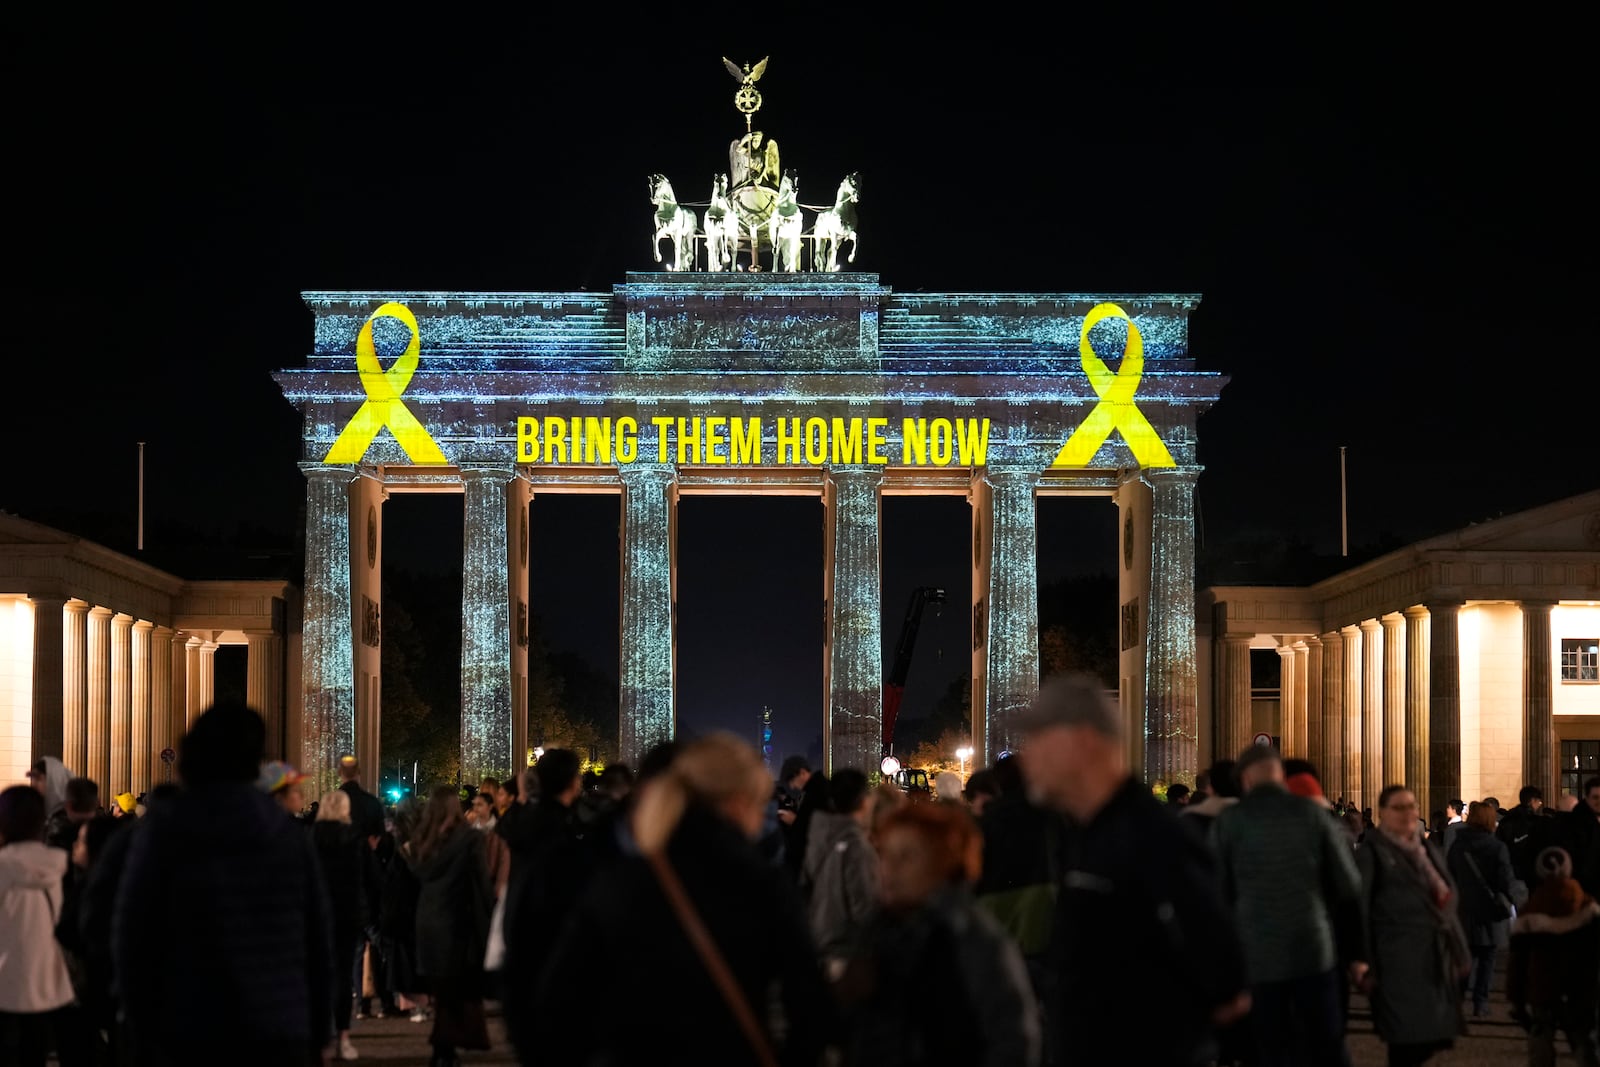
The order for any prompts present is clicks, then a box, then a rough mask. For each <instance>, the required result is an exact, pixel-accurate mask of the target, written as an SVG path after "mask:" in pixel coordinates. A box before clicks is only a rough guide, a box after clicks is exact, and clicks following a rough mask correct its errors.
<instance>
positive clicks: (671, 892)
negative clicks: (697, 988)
mask: <svg viewBox="0 0 1600 1067" xmlns="http://www.w3.org/2000/svg"><path fill="white" fill-rule="evenodd" d="M646 858H647V859H648V860H649V862H650V869H651V870H652V871H653V872H655V876H656V881H658V882H660V883H661V891H662V892H663V893H665V894H666V897H667V903H668V904H671V905H672V910H673V913H674V914H676V915H677V917H678V923H679V925H680V926H682V927H683V932H684V934H685V935H686V936H687V937H688V938H689V944H690V945H692V946H693V947H694V950H695V953H696V954H697V955H698V956H699V957H700V962H701V963H703V964H705V967H706V971H707V972H708V973H709V974H710V975H711V980H712V981H713V982H714V983H716V986H717V991H718V992H719V993H721V994H722V999H723V1000H724V1001H725V1002H726V1003H727V1005H728V1010H729V1011H731V1012H733V1017H734V1019H735V1020H736V1021H737V1022H738V1023H739V1029H740V1030H743V1031H744V1036H745V1038H746V1040H748V1041H749V1042H750V1047H751V1049H752V1050H753V1051H754V1052H755V1054H756V1061H757V1062H758V1063H760V1064H761V1067H777V1064H778V1061H777V1058H776V1057H775V1056H773V1054H772V1046H771V1045H769V1044H768V1043H767V1035H766V1034H765V1033H764V1032H763V1031H762V1029H761V1025H760V1024H759V1023H758V1022H756V1016H755V1013H754V1012H753V1011H751V1010H750V1004H749V1002H748V1001H746V1000H745V997H744V992H743V990H741V989H740V988H739V983H738V982H736V981H735V980H734V977H733V972H732V971H730V970H728V964H727V962H726V961H725V960H724V959H723V958H722V953H721V952H719V951H718V950H717V943H716V942H715V941H713V940H712V939H711V933H710V931H708V930H707V929H706V927H705V923H703V922H701V921H700V914H699V912H697V911H695V909H694V904H693V903H692V902H691V901H690V900H689V894H688V893H686V892H685V891H684V888H683V883H682V882H680V881H679V880H678V872H677V871H675V870H673V869H672V864H670V863H668V862H667V857H666V855H665V853H659V852H658V853H654V854H652V855H649V856H648V857H646Z"/></svg>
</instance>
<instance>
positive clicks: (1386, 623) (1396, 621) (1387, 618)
mask: <svg viewBox="0 0 1600 1067" xmlns="http://www.w3.org/2000/svg"><path fill="white" fill-rule="evenodd" d="M1378 622H1379V624H1380V625H1382V627H1383V630H1384V632H1385V633H1390V632H1393V631H1397V630H1400V629H1403V628H1404V627H1405V624H1406V617H1405V616H1404V615H1401V614H1399V613H1398V612H1390V613H1389V614H1388V615H1382V616H1379V618H1378Z"/></svg>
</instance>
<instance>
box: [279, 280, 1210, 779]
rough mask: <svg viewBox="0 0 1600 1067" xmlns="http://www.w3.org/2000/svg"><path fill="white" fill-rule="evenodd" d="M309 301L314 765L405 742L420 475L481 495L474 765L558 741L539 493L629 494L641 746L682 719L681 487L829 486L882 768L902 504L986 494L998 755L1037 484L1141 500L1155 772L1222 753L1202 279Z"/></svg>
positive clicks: (638, 749) (469, 669) (976, 641)
mask: <svg viewBox="0 0 1600 1067" xmlns="http://www.w3.org/2000/svg"><path fill="white" fill-rule="evenodd" d="M305 299H306V302H307V304H308V305H309V307H310V308H311V310H312V312H313V314H314V316H315V322H316V325H315V339H314V345H313V349H312V352H311V354H310V357H309V359H308V362H307V365H306V366H305V367H304V368H302V369H294V370H286V371H282V372H280V373H279V374H278V375H277V376H276V379H277V381H278V383H279V384H280V386H281V387H282V389H283V392H284V395H285V396H286V398H287V399H288V400H289V401H290V402H291V403H292V404H294V406H295V407H296V408H297V409H298V410H299V411H300V413H301V414H302V416H303V419H304V423H303V426H304V431H303V435H302V452H301V457H300V460H301V468H302V470H303V471H304V473H305V476H306V479H307V490H306V582H305V622H304V653H303V657H302V659H301V666H300V671H301V681H302V687H303V692H304V709H305V733H304V737H303V750H302V753H301V759H302V761H303V762H304V763H305V764H306V765H307V766H308V767H311V768H322V769H327V768H331V767H332V761H333V759H334V758H335V757H336V756H337V754H339V753H341V752H344V751H349V750H351V749H353V750H354V751H355V752H356V754H357V756H358V757H359V758H360V759H361V760H363V761H364V762H367V761H375V760H376V757H377V747H378V732H379V731H378V721H379V718H380V712H379V708H380V704H381V699H380V693H379V683H378V676H379V661H378V647H379V641H380V638H379V628H378V626H377V623H376V619H377V617H378V615H379V609H380V605H379V600H380V593H379V590H380V585H381V574H382V543H383V536H382V530H383V517H382V515H383V501H384V499H385V498H386V497H387V496H388V494H390V493H397V492H444V493H460V494H462V495H463V496H464V507H463V522H464V528H465V536H464V544H465V550H464V558H463V562H462V566H463V574H464V581H463V603H462V609H461V613H462V645H461V663H462V690H463V696H462V751H463V763H462V773H463V775H464V776H465V778H466V780H476V778H477V777H478V776H481V775H483V774H490V773H495V774H503V773H505V772H507V771H508V770H510V769H511V765H512V763H513V754H514V753H520V752H523V751H525V750H526V747H527V738H526V730H527V722H526V720H527V715H526V707H527V676H528V669H527V644H526V633H527V626H526V620H527V618H528V616H529V613H530V610H535V609H536V608H537V606H533V608H530V605H529V604H528V595H529V594H528V581H527V574H528V558H529V552H530V544H532V545H537V544H538V532H537V531H536V530H535V531H531V532H530V530H529V529H528V520H529V507H528V505H529V500H530V497H531V495H532V494H535V493H615V494H619V495H620V496H621V499H622V522H621V542H622V543H621V549H620V550H621V572H622V573H621V579H622V596H621V605H620V620H619V621H620V627H621V663H620V664H619V668H620V669H619V676H620V678H621V698H620V705H621V706H620V708H619V733H620V737H621V745H620V750H621V754H622V758H623V759H625V760H628V761H630V762H636V761H637V760H638V758H639V756H640V755H641V754H642V753H643V751H644V750H645V749H646V748H647V747H648V746H649V745H651V744H653V743H654V742H656V741H658V740H662V739H665V738H668V737H671V736H673V734H674V731H675V729H676V711H675V707H674V690H675V672H676V655H675V618H674V613H675V604H676V598H677V574H676V566H675V561H676V535H677V523H676V511H677V502H678V500H679V499H680V498H681V497H683V496H685V495H690V494H747V493H776V494H787V495H806V496H812V497H815V498H817V499H818V500H819V501H820V502H821V504H822V512H821V516H820V521H821V522H822V523H823V528H824V530H825V538H824V542H825V550H824V555H825V560H824V567H823V574H822V575H821V576H820V577H821V586H822V596H823V601H824V605H823V607H824V614H825V618H826V620H827V636H826V638H825V640H824V645H823V648H821V649H820V650H819V652H820V654H821V655H822V656H823V662H824V693H823V694H822V698H823V703H822V707H821V708H820V709H819V713H820V718H821V720H822V723H823V729H824V737H825V745H824V750H825V752H826V759H827V762H828V763H829V765H830V766H856V767H862V768H865V769H871V768H874V767H876V766H877V765H878V759H879V756H880V748H879V746H880V744H881V720H882V689H883V669H884V665H883V663H882V654H881V647H882V626H883V605H882V602H881V586H880V580H879V559H880V539H879V521H880V520H879V501H880V500H881V498H882V497H883V496H885V495H893V494H946V495H958V496H962V497H965V498H966V499H968V500H969V501H970V502H971V504H972V509H973V510H972V549H973V590H972V600H973V604H974V609H973V628H972V649H973V652H972V656H973V662H972V678H973V700H972V707H973V744H974V747H975V748H976V750H977V752H978V753H979V754H980V756H981V758H983V759H985V760H992V759H993V758H995V757H996V756H998V755H999V754H1000V753H1001V752H1003V751H1006V750H1008V749H1010V748H1011V747H1012V746H1013V744H1014V743H1015V740H1016V739H1015V736H1014V734H1013V732H1012V731H1013V725H1012V724H1013V722H1014V718H1015V715H1016V713H1017V711H1018V710H1019V709H1021V708H1022V707H1023V706H1025V705H1026V703H1027V702H1028V700H1029V699H1030V698H1031V697H1032V695H1033V693H1034V691H1035V690H1036V688H1037V685H1038V632H1037V631H1038V625H1037V622H1038V619H1037V612H1038V609H1037V579H1036V552H1037V546H1036V538H1035V528H1034V522H1035V500H1036V499H1037V497H1038V496H1040V495H1050V494H1066V495H1097V496H1105V497H1111V498H1113V499H1114V500H1115V502H1116V504H1117V506H1118V507H1119V509H1120V515H1121V520H1122V521H1121V529H1122V534H1123V536H1122V540H1123V544H1122V551H1121V553H1120V555H1121V561H1120V562H1121V566H1120V567H1119V573H1120V574H1121V575H1122V579H1121V586H1122V594H1123V595H1122V601H1123V605H1124V606H1123V632H1124V640H1123V650H1122V656H1121V675H1122V677H1121V686H1120V691H1121V699H1122V702H1123V707H1124V710H1125V713H1126V715H1127V717H1128V721H1129V723H1130V726H1131V729H1130V734H1131V735H1132V741H1131V747H1132V748H1133V750H1134V751H1133V753H1132V754H1133V756H1134V758H1135V764H1134V765H1135V766H1136V767H1138V766H1142V767H1143V769H1144V773H1145V774H1146V776H1147V777H1149V778H1150V779H1152V780H1164V781H1173V780H1184V779H1189V778H1192V776H1193V774H1194V773H1195V770H1196V768H1197V767H1198V766H1199V747H1200V736H1199V722H1198V718H1197V715H1198V711H1197V703H1196V701H1197V684H1198V681H1197V668H1196V661H1195V644H1194V642H1195V633H1194V618H1195V611H1194V549H1193V504H1192V501H1193V489H1194V481H1195V478H1196V476H1197V475H1198V473H1199V467H1198V466H1197V464H1196V462H1195V422H1196V418H1197V416H1198V415H1199V413H1200V412H1201V411H1203V410H1204V409H1205V408H1207V407H1208V406H1209V405H1210V404H1212V403H1213V402H1214V401H1215V400H1216V399H1217V397H1218V395H1219V393H1220V390H1221V389H1222V386H1223V384H1224V379H1223V378H1222V377H1220V376H1219V375H1216V374H1213V373H1207V372H1201V371H1197V370H1196V369H1195V367H1194V364H1193V362H1192V361H1191V360H1190V358H1189V352H1188V318H1189V314H1190V311H1191V310H1192V309H1193V308H1194V307H1195V305H1196V304H1197V303H1198V298H1197V297H1194V296H1188V295H1133V296H1087V295H1079V294H1001V293H989V294H926V293H915V294H898V293H895V292H893V291H892V290H891V289H889V288H888V287H887V286H884V285H882V284H880V282H879V280H878V277H877V276H876V275H872V274H851V273H835V274H783V275H774V274H759V275H758V274H713V273H699V274H693V273H677V274H630V275H628V277H627V280H626V282H625V283H624V284H621V285H618V286H615V287H614V288H613V289H612V291H611V292H609V293H589V292H582V293H347V292H340V293H307V294H305ZM385 362H389V363H390V365H389V366H388V367H387V368H385V367H384V366H383V364H384V363H385ZM1112 365H1115V369H1113V366H1112ZM368 618H370V619H371V620H372V622H371V626H370V628H366V627H364V624H363V621H362V620H364V619H368ZM364 628H366V629H369V631H370V632H363V630H364Z"/></svg>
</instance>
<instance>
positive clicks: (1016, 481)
mask: <svg viewBox="0 0 1600 1067" xmlns="http://www.w3.org/2000/svg"><path fill="white" fill-rule="evenodd" d="M1040 476H1041V472H1040V471H1037V470H1035V469H1034V468H1032V467H985V468H983V480H984V481H985V482H986V483H988V484H989V485H990V486H991V487H999V486H1002V485H1010V486H1027V487H1028V488H1030V489H1031V488H1033V487H1035V486H1037V485H1038V484H1039V479H1040Z"/></svg>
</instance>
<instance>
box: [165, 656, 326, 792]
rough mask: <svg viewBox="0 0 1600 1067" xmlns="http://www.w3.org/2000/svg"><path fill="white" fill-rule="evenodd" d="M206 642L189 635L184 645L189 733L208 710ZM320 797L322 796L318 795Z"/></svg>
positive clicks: (186, 716)
mask: <svg viewBox="0 0 1600 1067" xmlns="http://www.w3.org/2000/svg"><path fill="white" fill-rule="evenodd" d="M204 643H205V642H204V641H203V640H202V639H201V637H200V635H199V634H189V635H188V638H187V640H185V641H184V643H183V683H184V694H183V708H184V716H183V729H184V732H185V733H188V732H189V727H191V726H193V725H194V721H195V720H196V719H198V718H199V717H200V713H201V712H203V711H205V710H206V695H205V689H204V688H203V687H204V683H205V679H204V678H203V677H201V674H200V646H201V645H203V644H204ZM318 795H319V796H320V795H321V794H318Z"/></svg>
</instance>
